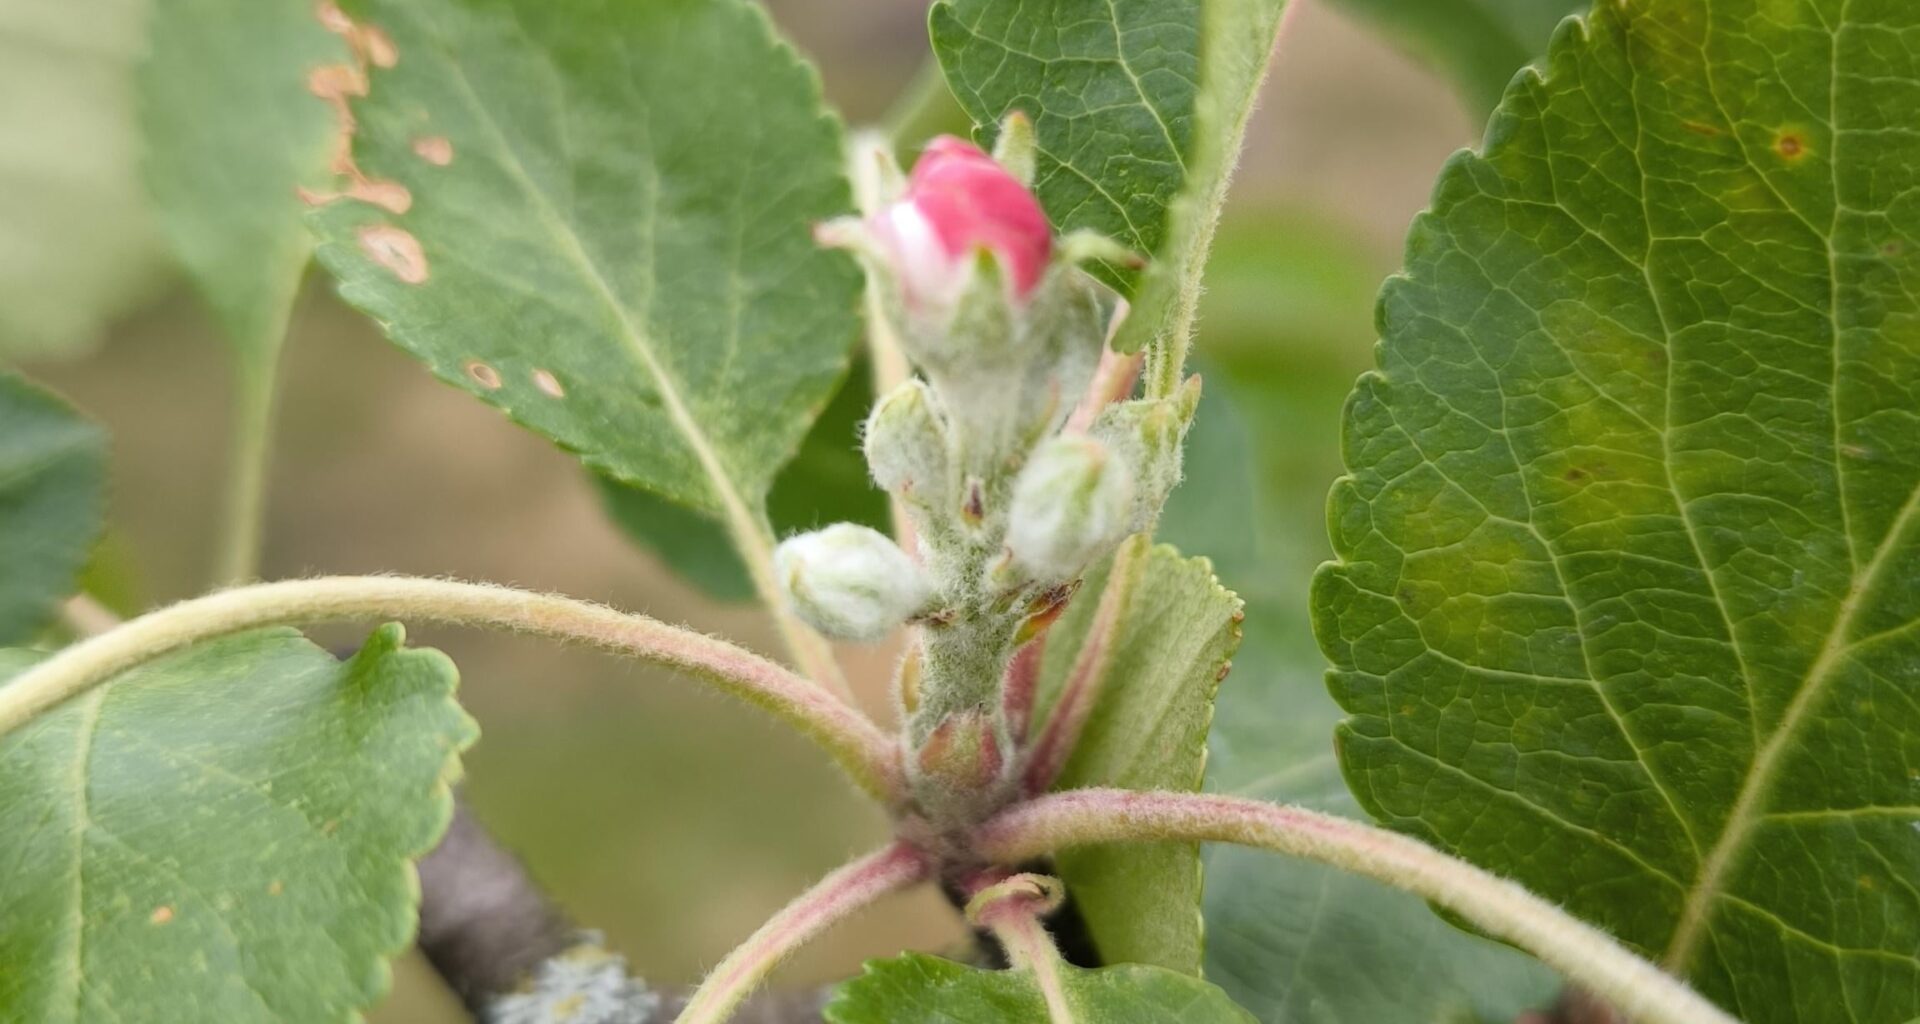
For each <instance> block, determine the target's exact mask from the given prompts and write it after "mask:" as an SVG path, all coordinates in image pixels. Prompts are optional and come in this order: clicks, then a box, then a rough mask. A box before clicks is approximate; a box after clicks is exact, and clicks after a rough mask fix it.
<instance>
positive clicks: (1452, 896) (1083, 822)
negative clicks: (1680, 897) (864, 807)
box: [974, 789, 1734, 1024]
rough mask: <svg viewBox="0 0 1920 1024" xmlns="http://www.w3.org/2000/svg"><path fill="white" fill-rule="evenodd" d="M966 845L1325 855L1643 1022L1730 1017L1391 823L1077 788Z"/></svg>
mask: <svg viewBox="0 0 1920 1024" xmlns="http://www.w3.org/2000/svg"><path fill="white" fill-rule="evenodd" d="M974 842H975V848H976V851H977V852H978V853H979V854H981V855H982V856H985V857H990V858H993V859H994V860H995V861H997V862H1000V863H1008V864H1015V863H1020V862H1022V861H1026V860H1028V859H1031V858H1034V857H1038V856H1042V855H1045V854H1048V853H1052V852H1054V851H1056V850H1059V849H1061V848H1064V847H1070V846H1080V845H1085V844H1088V843H1109V842H1225V843H1237V844H1240V845H1242V846H1255V847H1260V848H1262V849H1267V850H1274V851H1277V852H1279V853H1286V854H1291V855H1293V856H1297V857H1305V858H1307V859H1309V860H1316V861H1320V862H1322V863H1325V864H1331V865H1333V866H1334V867H1337V868H1340V869H1342V870H1344V871H1350V872H1353V873H1354V874H1358V875H1364V876H1366V877H1368V878H1372V879H1375V880H1377V881H1381V882H1385V883H1386V884H1388V885H1391V886H1394V887H1396V888H1400V889H1405V890H1407V891H1408V892H1411V893H1414V894H1416V895H1418V896H1421V897H1424V898H1426V899H1429V900H1432V901H1433V902H1435V903H1437V904H1439V905H1441V906H1443V907H1446V908H1447V909H1448V910H1451V911H1453V912H1454V913H1457V914H1459V915H1460V916H1461V917H1463V918H1465V919H1466V920H1468V921H1469V922H1471V923H1473V924H1474V925H1475V926H1476V927H1479V928H1481V929H1483V930H1485V931H1486V932H1487V933H1489V934H1491V935H1493V936H1495V937H1498V938H1501V939H1505V940H1507V941H1509V942H1512V943H1514V944H1515V945H1518V946H1519V947H1521V948H1522V949H1525V950H1528V951H1529V952H1531V953H1533V954H1534V955H1535V956H1538V957H1539V958H1540V959H1541V960H1542V961H1544V962H1545V963H1546V964H1547V965H1548V966H1550V967H1553V968H1555V969H1556V970H1558V971H1560V972H1561V973H1562V974H1563V975H1565V976H1566V977H1567V978H1568V979H1570V980H1571V981H1573V982H1575V983H1577V984H1579V985H1581V986H1583V987H1585V988H1587V989H1589V990H1591V991H1592V992H1593V993H1594V994H1596V995H1598V996H1600V997H1601V998H1603V999H1605V1000H1606V1001H1607V1002H1609V1003H1611V1004H1612V1005H1613V1006H1614V1007H1616V1008H1617V1009H1619V1010H1620V1011H1621V1012H1622V1013H1624V1014H1625V1015H1626V1016H1627V1018H1628V1019H1630V1020H1635V1021H1640V1022H1642V1024H1734V1020H1733V1018H1732V1017H1729V1016H1728V1015H1727V1014H1726V1013H1725V1012H1723V1011H1721V1010H1720V1009H1719V1008H1718V1007H1716V1006H1714V1005H1713V1004H1712V1003H1709V1002H1708V1001H1707V1000H1706V999H1704V998H1703V997H1701V996H1700V994H1699V993H1697V992H1695V991H1694V990H1693V989H1691V988H1689V987H1687V985H1686V983H1684V982H1682V981H1680V980H1679V979H1677V978H1674V977H1673V976H1672V975H1669V974H1667V973H1665V972H1664V971H1662V970H1661V969H1660V968H1658V967H1656V966H1654V965H1653V964H1651V963H1649V962H1647V961H1646V960H1644V959H1642V958H1641V957H1640V956H1639V955H1638V954H1636V953H1634V952H1633V951H1631V950H1629V949H1627V948H1626V947H1624V946H1622V945H1620V944H1619V943H1618V942H1616V941H1614V939H1613V938H1612V937H1610V936H1608V935H1607V934H1606V933H1604V932H1602V931H1600V930H1599V929H1597V928H1595V927H1593V926H1592V925H1589V924H1587V923H1586V922H1584V921H1581V920H1579V919H1577V918H1575V917H1573V916H1571V915H1569V914H1568V913H1567V912H1566V911H1564V910H1561V909H1560V908H1559V907H1556V906H1554V905H1553V904H1551V903H1549V902H1547V901H1546V900H1544V899H1541V898H1540V897H1539V896H1536V895H1534V894H1533V893H1531V892H1528V891H1527V890H1526V889H1524V888H1522V887H1520V886H1518V885H1516V884H1514V883H1512V882H1509V881H1507V880H1505V879H1503V878H1500V877H1498V876H1496V875H1494V874H1492V873H1490V872H1488V871H1485V870H1483V869H1481V868H1479V867H1476V866H1474V865H1472V864H1469V863H1467V862H1465V861H1462V860H1457V859H1455V858H1453V857H1451V856H1448V855H1447V854H1445V853H1442V852H1440V851H1439V850H1436V849H1434V848H1433V847H1431V846H1428V845H1427V844H1425V843H1422V842H1420V841H1419V840H1417V839H1412V838H1410V837H1407V836H1403V835H1400V834H1398V833H1395V832H1389V831H1387V830H1385V829H1382V828H1376V827H1374V826H1372V825H1366V824H1363V823H1361V822H1357V821H1348V820H1346V819H1344V818H1336V817H1332V816H1331V815H1326V814H1320V813H1317V812H1314V811H1308V810H1304V809H1301V808H1298V807H1287V806H1282V805H1279V804H1270V803H1264V802H1262V801H1258V800H1246V799H1242V798H1239V797H1228V796H1215V795H1212V794H1202V793H1165V792H1131V791H1127V790H1118V789H1084V790H1075V791H1071V792H1066V793H1058V794H1055V795H1053V796H1047V797H1042V798H1040V799H1037V800H1034V801H1032V802H1030V803H1027V804H1023V805H1021V806H1018V807H1015V808H1013V809H1012V810H1009V811H1006V812H1004V813H1002V814H1001V815H1000V816H998V817H997V818H994V819H992V820H990V821H988V822H987V823H986V824H984V825H982V826H980V828H979V829H978V830H977V831H976V832H975V833H974Z"/></svg>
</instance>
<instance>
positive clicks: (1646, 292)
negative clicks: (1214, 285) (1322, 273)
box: [1315, 0, 1920, 1024]
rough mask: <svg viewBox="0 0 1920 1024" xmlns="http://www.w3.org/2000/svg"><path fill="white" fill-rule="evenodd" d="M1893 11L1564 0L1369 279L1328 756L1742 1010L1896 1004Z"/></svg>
mask: <svg viewBox="0 0 1920 1024" xmlns="http://www.w3.org/2000/svg"><path fill="white" fill-rule="evenodd" d="M1916 39H1920V6H1916V5H1914V4H1911V3H1907V2H1904V0H1903V2H1890V0H1883V2H1872V0H1854V2H1852V3H1848V4H1844V5H1842V4H1834V3H1817V2H1814V0H1646V2H1641V3H1635V4H1631V5H1619V4H1613V3H1603V4H1600V5H1598V6H1597V7H1596V9H1595V13H1594V15H1593V18H1592V21H1591V25H1590V27H1586V26H1570V27H1569V28H1567V29H1564V30H1563V31H1562V32H1561V33H1560V34H1559V36H1558V37H1557V38H1556V40H1555V43H1554V46H1553V48H1552V50H1551V53H1550V57H1549V70H1548V73H1547V75H1546V76H1545V78H1544V79H1539V78H1535V79H1530V80H1527V81H1525V82H1524V83H1523V84H1522V86H1521V87H1520V88H1518V89H1516V90H1515V91H1514V92H1512V93H1510V94H1509V96H1508V99H1507V100H1506V101H1505V103H1503V105H1502V107H1501V109H1500V111H1499V112H1498V113H1497V114H1496V115H1495V118H1494V122H1493V125H1492V128H1491V131H1490V133H1489V137H1488V142H1487V147H1486V153H1485V155H1484V156H1474V155H1468V156H1465V157H1462V158H1461V159H1459V160H1457V161H1456V162H1455V163H1454V164H1453V165H1452V166H1451V167H1450V168H1449V169H1448V170H1447V172H1446V173H1445V175H1444V176H1443V177H1442V179H1441V181H1440V184H1439V188H1438V192H1437V194H1436V197H1435V202H1434V209H1433V212H1432V213H1431V214H1430V215H1428V216H1426V217H1423V218H1422V219H1421V220H1420V221H1419V222H1418V223H1416V225H1415V227H1414V229H1413V235H1412V241H1411V243H1410V245H1409V249H1408V268H1407V273H1406V275H1405V276H1404V277H1401V278H1397V279H1395V280H1394V281H1393V282H1392V283H1390V284H1389V286H1388V287H1387V289H1386V291H1385V293H1384V294H1383V296H1382V300H1381V311H1380V320H1381V325H1382V329H1383V333H1384V335H1385V339H1384V341H1383V342H1382V344H1381V347H1380V353H1379V358H1380V372H1379V373H1378V374H1374V375H1370V376H1368V377H1366V378H1363V379H1362V381H1361V382H1360V384H1359V386H1358V388H1357V390H1356V391H1355V393H1354V395H1353V397H1352V399H1351V402H1350V405H1349V412H1348V421H1347V438H1346V455H1347V464H1348V466H1349V468H1350V471H1351V473H1352V476H1351V478H1349V479H1347V480H1344V481H1342V482H1341V483H1340V484H1339V485H1338V486H1337V487H1336V488H1335V491H1334V495H1333V501H1332V506H1331V512H1330V519H1331V525H1332V530H1333V537H1334V544H1335V547H1336V549H1337V551H1338V552H1339V554H1340V557H1341V559H1342V562H1341V563H1340V564H1339V565H1336V566H1331V567H1329V568H1328V569H1327V570H1326V571H1325V572H1324V573H1323V574H1322V575H1321V576H1320V577H1318V579H1317V581H1316V587H1315V615H1316V620H1317V621H1316V626H1317V631H1318V633H1319V637H1320V641H1321V643H1322V645H1323V646H1324V648H1325V650H1326V653H1327V655H1328V657H1329V658H1331V659H1332V660H1333V662H1334V663H1335V666H1336V668H1335V671H1334V672H1333V674H1332V676H1331V685H1332V688H1333V691H1334V695H1335V696H1336V698H1337V699H1338V700H1339V701H1340V703H1341V704H1342V706H1344V707H1345V708H1346V709H1347V710H1348V711H1349V712H1350V713H1351V714H1352V717H1351V718H1350V719H1349V720H1348V722H1347V723H1346V724H1345V725H1344V726H1343V728H1342V730H1341V734H1340V743H1341V752H1342V757H1343V760H1344V763H1345V767H1346V772H1347V775H1348V779H1349V781H1350V782H1351V784H1352V786H1353V788H1354V791H1355V793H1356V795H1357V796H1358V797H1359V798H1360V800H1361V802H1362V803H1363V804H1364V805H1365V806H1366V807H1367V808H1368V809H1369V810H1370V811H1372V812H1373V813H1374V814H1375V815H1376V816H1378V817H1379V818H1381V819H1382V820H1383V821H1385V822H1387V823H1388V824H1390V825H1392V826H1394V827H1396V828H1400V829H1403V830H1406V831H1408V832H1412V833H1414V834H1416V835H1419V836H1421V837H1422V838H1425V839H1427V840H1429V841H1432V842H1434V843H1436V844H1438V845H1440V846H1442V847H1443V848H1446V849H1448V850H1450V851H1452V852H1455V853H1457V854H1460V855H1462V856H1465V857H1468V858H1470V859H1472V860H1475V861H1477V862H1479V863H1481V864H1483V865H1486V866H1488V867H1490V868H1492V869H1494V870H1496V871H1499V872H1501V873H1503V874H1506V875H1510V876H1512V877H1514V878H1516V879H1517V880H1519V881H1521V882H1523V883H1525V884H1526V885H1528V886H1529V887H1531V888H1533V889H1534V890H1536V891H1538V892H1541V893H1543V894H1545V895H1546V896H1547V897H1549V898H1551V899H1554V900H1557V901H1560V902H1562V903H1564V904H1565V905H1566V906H1567V907H1568V909H1570V910H1572V911H1573V912H1575V913H1577V914H1580V915H1581V916H1583V917H1586V918H1588V919H1590V920H1593V921H1595V922H1596V923H1598V924H1600V925H1602V926H1603V927H1605V928H1606V929H1608V930H1609V931H1611V932H1613V933H1614V934H1616V935H1618V936H1619V937H1620V938H1621V939H1622V940H1623V941H1625V942H1627V943H1629V944H1630V945H1632V946H1634V947H1635V948H1637V949H1639V950H1641V951H1642V952H1644V953H1646V954H1647V955H1649V956H1651V957H1654V958H1656V959H1658V960H1661V961H1663V962H1664V963H1666V964H1667V965H1669V966H1670V967H1672V968H1673V969H1675V970H1676V971H1679V972H1680V973H1682V974H1684V975H1685V976H1686V977H1688V978H1690V979H1691V980H1692V981H1693V982H1694V983H1695V984H1696V985H1697V986H1699V987H1700V988H1701V989H1702V990H1703V991H1704V992H1706V993H1707V994H1708V995H1709V996H1711V997H1712V998H1714V999H1715V1000H1717V1001H1719V1002H1720V1003H1721V1004H1723V1005H1724V1006H1726V1007H1727V1008H1728V1009H1730V1010H1731V1011H1733V1012H1734V1013H1736V1014H1738V1015H1739V1016H1741V1017H1743V1018H1744V1019H1747V1020H1750V1021H1754V1022H1756V1024H1759V1022H1769V1021H1783V1022H1784V1021H1799V1022H1818V1021H1897V1020H1907V1019H1909V1018H1911V1017H1913V1016H1914V1015H1915V1014H1916V1013H1920V891H1916V890H1915V888H1914V879H1915V878H1920V806H1916V804H1917V803H1920V802H1917V801H1916V800H1915V799H1914V793H1915V774H1914V771H1915V769H1914V767H1913V766H1914V765H1916V764H1920V701H1917V700H1916V693H1920V667H1917V666H1920V629H1916V628H1915V626H1916V622H1917V621H1920V586H1917V585H1916V581H1920V298H1916V297H1917V296H1920V255H1917V254H1920V205H1917V204H1916V203H1915V202H1914V201H1913V197H1914V196H1915V195H1916V194H1920V191H1917V190H1916V188H1915V178H1916V172H1915V168H1917V167H1920V115H1916V113H1915V111H1917V110H1920V47H1916V46H1915V45H1914V40H1916Z"/></svg>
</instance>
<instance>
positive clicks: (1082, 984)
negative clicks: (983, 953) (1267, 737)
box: [825, 953, 1253, 1024]
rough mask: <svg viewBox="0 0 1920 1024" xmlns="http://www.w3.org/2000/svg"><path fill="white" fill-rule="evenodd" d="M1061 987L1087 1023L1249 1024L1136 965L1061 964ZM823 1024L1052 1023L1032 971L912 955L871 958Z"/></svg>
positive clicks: (1171, 977) (1198, 991) (1215, 1001)
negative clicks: (1091, 967)
mask: <svg viewBox="0 0 1920 1024" xmlns="http://www.w3.org/2000/svg"><path fill="white" fill-rule="evenodd" d="M1060 974H1061V981H1062V987H1063V988H1064V989H1065V991H1066V997H1067V1004H1068V1006H1069V1007H1070V1008H1071V1010H1072V1011H1073V1013H1074V1014H1075V1015H1076V1017H1077V1019H1079V1020H1082V1021H1086V1022H1088V1024H1093V1022H1098V1024H1135V1022H1138V1024H1149V1022H1151V1024H1162V1022H1165V1021H1171V1020H1177V1021H1182V1022H1190V1024H1242V1022H1246V1024H1251V1022H1252V1020H1253V1018H1252V1017H1249V1016H1247V1012H1246V1011H1245V1010H1242V1009H1240V1008H1239V1007H1237V1006H1235V1005H1233V1000H1231V999H1229V998H1227V995H1226V993H1224V992H1222V991H1220V990H1219V989H1217V988H1215V987H1213V986H1212V985H1209V984H1207V983H1206V982H1204V981H1201V980H1200V979H1198V978H1192V977H1188V976H1187V975H1184V974H1180V973H1178V972H1175V971H1169V970H1165V969H1163V968H1159V967H1147V966H1143V965H1140V964H1126V965H1123V966H1119V967H1103V968H1100V969H1099V970H1094V971H1089V970H1083V969H1081V968H1078V967H1072V966H1069V965H1065V964H1062V965H1061V967H1060ZM825 1016H826V1020H827V1022H828V1024H1003V1022H1007V1021H1044V1020H1047V1019H1049V1015H1048V1012H1047V1004H1046V997H1045V996H1043V995H1042V994H1041V992H1040V986H1039V985H1037V984H1035V983H1034V980H1033V972H1031V971H1024V970H1022V971H983V970H979V969H977V968H973V967H968V966H966V965H964V964H957V963H954V962H953V961H951V960H943V959H941V958H939V957H937V956H927V955H925V954H922V953H909V954H907V955H906V956H902V957H896V958H894V959H892V960H874V961H871V962H869V963H868V964H867V969H866V972H865V973H863V974H861V975H860V976H859V977H857V978H855V979H853V980H852V981H849V982H847V983H846V984H843V985H841V986H840V988H839V989H838V990H837V991H836V992H835V993H834V997H833V1001H832V1002H830V1003H828V1004H827V1008H826V1011H825Z"/></svg>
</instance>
